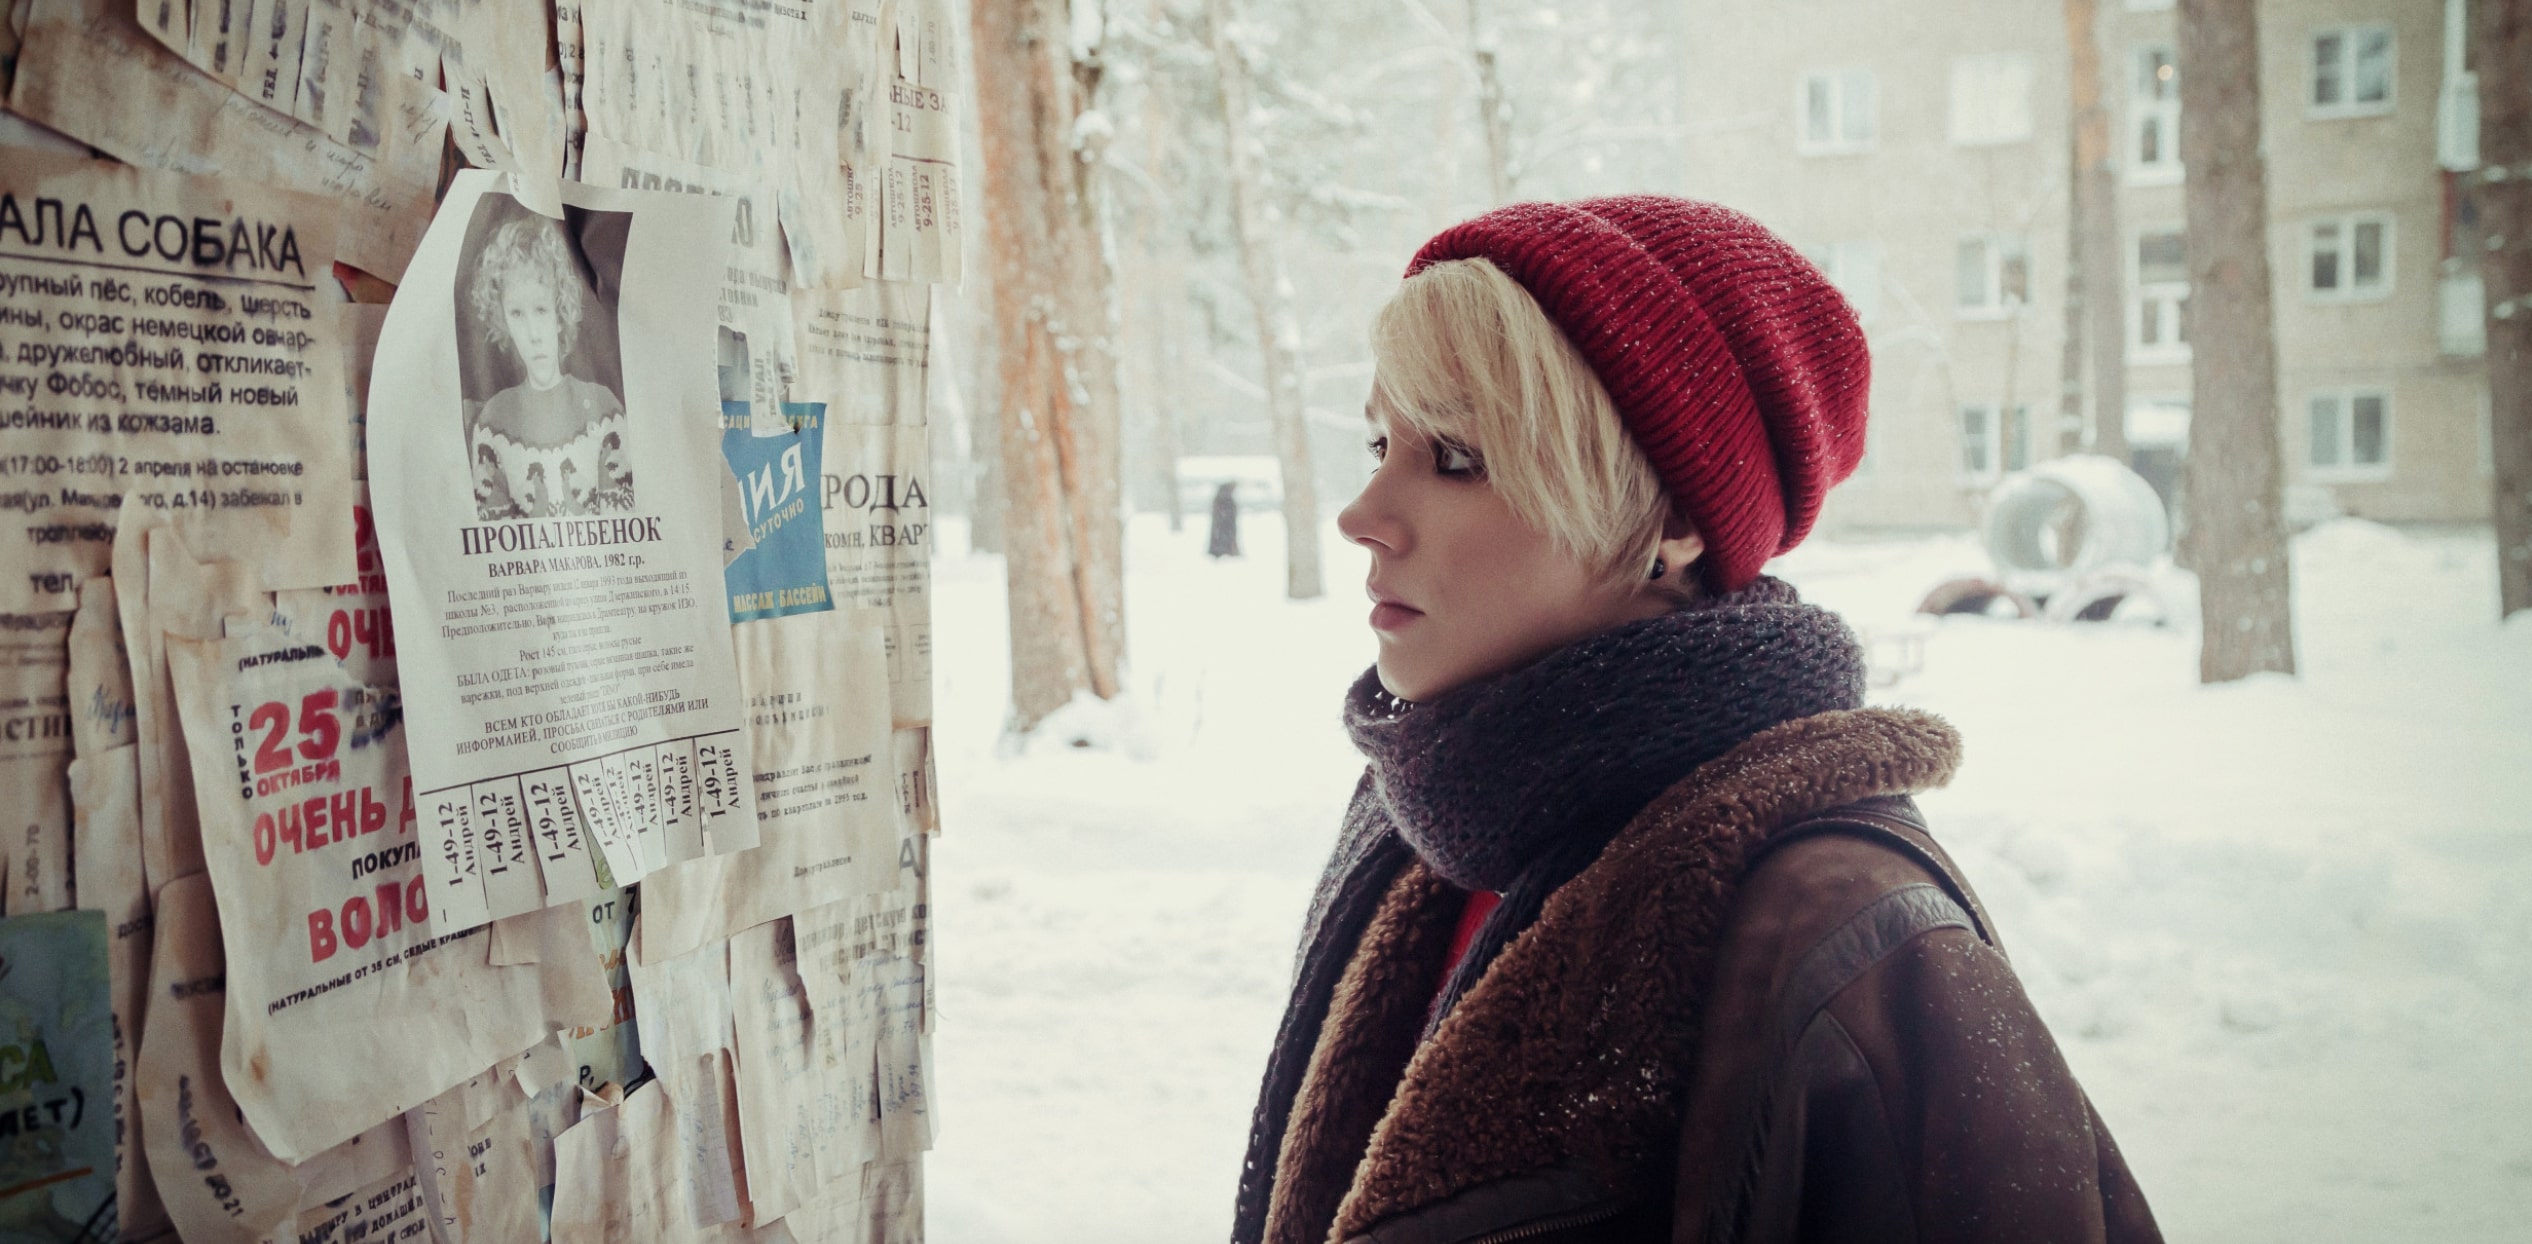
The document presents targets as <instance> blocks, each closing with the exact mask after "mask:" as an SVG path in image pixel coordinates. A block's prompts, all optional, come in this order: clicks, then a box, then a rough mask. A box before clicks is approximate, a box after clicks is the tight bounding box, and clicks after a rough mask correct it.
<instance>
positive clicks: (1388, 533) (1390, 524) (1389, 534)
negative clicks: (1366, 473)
mask: <svg viewBox="0 0 2532 1244" xmlns="http://www.w3.org/2000/svg"><path fill="white" fill-rule="evenodd" d="M1380 484H1381V477H1380V476H1379V475H1378V474H1374V475H1373V476H1372V478H1371V482H1370V483H1367V484H1365V485H1363V490H1362V491H1361V492H1359V493H1357V494H1355V496H1354V499H1353V500H1352V501H1350V502H1347V503H1346V506H1345V508H1344V509H1342V510H1339V511H1337V513H1336V530H1337V533H1338V534H1340V535H1342V536H1344V537H1345V538H1346V539H1348V540H1351V541H1353V542H1354V543H1356V544H1359V545H1362V546H1363V547H1365V548H1373V549H1378V550H1380V551H1382V552H1384V553H1389V554H1393V555H1394V554H1398V553H1403V552H1405V551H1406V544H1407V541H1406V534H1407V533H1406V525H1405V524H1404V523H1403V522H1401V521H1400V520H1399V519H1398V516H1397V514H1396V512H1395V510H1394V509H1393V508H1392V507H1391V506H1390V505H1389V504H1388V503H1387V498H1386V496H1385V495H1384V490H1383V489H1382V488H1381V486H1380Z"/></svg>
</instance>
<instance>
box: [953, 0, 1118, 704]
mask: <svg viewBox="0 0 2532 1244" xmlns="http://www.w3.org/2000/svg"><path fill="white" fill-rule="evenodd" d="M972 22H973V26H974V32H975V44H976V51H975V57H976V60H975V66H976V105H977V119H978V121H979V123H980V125H981V128H982V130H983V135H984V148H985V181H986V188H985V226H986V230H987V239H986V240H987V244H988V248H989V249H990V251H991V253H992V256H991V258H992V262H991V267H992V270H993V281H994V320H995V324H996V328H997V345H998V363H999V371H1000V374H1001V390H1002V394H1001V407H1002V409H1001V441H1002V465H1003V484H1004V494H1005V507H1004V512H1003V527H1004V539H1005V543H1006V547H1007V550H1008V554H1009V555H1008V556H1007V557H1006V558H1005V562H1006V566H1007V569H1006V571H1005V575H1006V577H1007V579H1008V581H1009V583H1010V595H1011V603H1010V608H1011V723H1010V728H1011V729H1012V730H1013V731H1015V732H1026V731H1027V730H1029V729H1032V728H1034V727H1035V726H1036V725H1037V723H1038V722H1040V721H1042V720H1044V719H1045V717H1046V715H1047V714H1049V713H1052V712H1054V711H1055V710H1056V709H1058V708H1061V707H1062V706H1063V705H1064V704H1065V703H1066V702H1067V701H1069V700H1071V699H1072V698H1073V696H1074V694H1075V693H1077V692H1079V691H1083V690H1087V691H1089V692H1091V693H1092V694H1094V695H1097V696H1099V697H1100V698H1102V699H1111V698H1114V697H1115V696H1116V694H1117V692H1118V690H1119V688H1120V685H1121V684H1120V681H1119V678H1118V666H1119V664H1120V663H1121V660H1122V657H1123V654H1124V649H1125V608H1124V592H1123V579H1122V574H1121V571H1122V566H1123V562H1124V533H1123V530H1122V527H1121V524H1120V523H1119V522H1118V518H1117V471H1118V453H1117V450H1118V441H1117V359H1116V345H1115V341H1114V335H1113V327H1112V325H1111V323H1110V319H1111V306H1112V304H1111V300H1110V290H1111V283H1112V280H1113V276H1112V274H1111V273H1110V272H1109V269H1108V258H1107V248H1106V246H1105V245H1104V236H1103V233H1102V230H1101V227H1100V220H1099V210H1100V209H1099V201H1098V199H1097V197H1096V195H1095V194H1094V192H1093V190H1092V187H1091V178H1090V170H1089V169H1088V168H1086V167H1085V166H1084V162H1083V160H1082V158H1081V157H1080V155H1079V154H1078V153H1077V152H1076V151H1075V149H1074V146H1073V141H1072V138H1073V129H1074V123H1075V121H1076V119H1077V118H1079V117H1080V115H1081V114H1082V112H1083V111H1084V110H1085V109H1086V108H1088V107H1089V106H1090V101H1091V99H1092V97H1093V95H1094V93H1095V91H1096V90H1097V87H1098V74H1099V71H1098V69H1097V67H1096V66H1095V65H1087V64H1082V63H1078V62H1076V61H1074V60H1073V58H1072V52H1071V46H1070V39H1069V27H1070V22H1069V20H1068V16H1067V10H1066V6H1065V4H1064V3H1063V0H976V3H975V5H974V8H973V14H972Z"/></svg>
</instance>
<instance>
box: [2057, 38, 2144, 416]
mask: <svg viewBox="0 0 2532 1244" xmlns="http://www.w3.org/2000/svg"><path fill="white" fill-rule="evenodd" d="M2065 8H2066V48H2067V52H2068V58H2067V67H2068V70H2069V72H2068V74H2067V84H2068V86H2069V87H2070V88H2071V89H2072V91H2073V103H2074V112H2073V116H2074V121H2075V124H2074V129H2073V139H2074V158H2073V160H2072V161H2071V163H2070V166H2069V168H2068V171H2067V176H2068V177H2069V179H2070V180H2071V183H2072V184H2071V185H2070V186H2069V187H2068V191H2069V197H2068V203H2069V205H2070V208H2071V210H2069V211H2068V213H2067V219H2066V230H2067V240H2068V242H2069V243H2070V245H2069V247H2068V250H2067V264H2066V380H2067V387H2066V398H2065V407H2064V414H2065V423H2064V429H2065V432H2064V437H2065V439H2072V437H2073V434H2074V431H2075V429H2077V428H2080V427H2082V426H2083V410H2084V388H2085V385H2084V368H2083V366H2082V363H2081V361H2080V360H2081V359H2082V358H2083V357H2085V356H2089V358H2090V360H2091V363H2092V366H2091V369H2090V370H2091V381H2092V383H2091V386H2090V387H2091V389H2092V409H2093V423H2092V452H2094V453H2097V454H2101V455H2103V456H2105V457H2109V458H2115V459H2117V460H2119V461H2120V462H2126V461H2127V460H2128V429H2127V406H2128V334H2127V300H2126V298H2125V297H2124V295H2125V294H2126V288H2125V286H2126V269H2125V265H2124V264H2122V263H2121V262H2120V254H2119V251H2120V242H2119V180H2118V172H2117V163H2116V161H2115V160H2113V159H2112V157H2111V140H2110V132H2111V127H2110V103H2109V91H2108V83H2107V81H2106V80H2105V78H2104V76H2103V74H2102V65H2101V36H2100V25H2099V14H2100V9H2101V5H2100V0H2066V5H2065Z"/></svg>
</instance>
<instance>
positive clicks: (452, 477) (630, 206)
mask: <svg viewBox="0 0 2532 1244" xmlns="http://www.w3.org/2000/svg"><path fill="white" fill-rule="evenodd" d="M520 189H521V188H520V187H519V186H518V184H517V183H516V182H514V181H513V180H512V179H511V178H510V177H508V176H505V175H501V174H495V173H489V172H480V171H471V172H467V173H462V174H460V175H459V176H458V178H457V179H456V180H455V181H454V182H453V183H452V184H451V185H450V187H449V193H448V197H447V199H446V200H445V201H444V202H443V203H442V204H441V207H440V213H439V216H438V218H437V220H436V221H435V223H434V224H433V226H432V229H431V232H430V234H429V235H428V236H426V237H425V238H424V239H423V243H422V248H421V250H420V251H419V252H418V253H417V254H416V255H415V256H414V259H413V263H412V266H411V267H410V268H408V269H407V271H406V279H405V283H404V285H403V286H402V287H401V289H400V291H399V292H398V294H397V297H396V301H395V305H394V308H393V310H391V311H390V312H389V314H388V317H387V323H386V326H385V327H384V328H383V329H382V330H381V333H380V336H379V343H378V355H377V361H376V363H375V364H374V367H373V370H372V373H371V386H370V407H369V444H370V454H371V461H372V463H373V465H374V468H375V469H373V471H372V472H371V474H372V476H373V479H372V481H371V484H370V489H371V492H372V494H373V497H374V500H375V503H376V504H375V508H376V513H377V515H378V531H379V543H380V548H381V550H382V552H383V554H384V558H385V562H386V567H387V578H388V585H389V589H390V593H389V600H390V606H391V609H392V611H393V615H394V624H395V633H396V636H397V645H398V647H397V657H398V669H399V673H400V675H401V677H402V680H403V685H404V687H405V692H406V694H405V699H404V707H405V712H406V714H407V729H408V733H409V740H410V743H409V746H410V748H411V753H412V765H413V785H414V791H415V801H416V806H417V809H418V814H419V816H420V818H421V832H422V836H423V862H424V865H425V867H426V868H428V869H429V870H431V872H432V873H433V876H434V885H433V887H432V889H433V892H434V893H437V894H443V895H450V896H452V897H450V898H448V899H446V900H445V901H442V902H438V903H435V904H434V905H433V907H432V918H433V921H434V927H435V928H438V929H440V930H442V931H450V930H456V929H463V928H468V927H471V926H472V925H474V924H480V923H482V922H483V921H484V920H486V919H489V918H492V917H495V916H499V915H502V914H506V913H504V912H502V911H499V910H495V909H494V908H493V907H492V905H490V903H489V902H488V901H486V900H484V899H479V898H475V897H472V896H474V895H476V894H477V893H479V890H477V889H470V887H469V885H468V879H469V878H477V877H480V876H481V875H482V874H483V871H484V868H485V861H482V860H480V859H478V858H477V854H476V850H475V848H474V847H473V846H471V845H470V844H473V843H476V842H479V841H483V840H486V839H487V838H491V837H498V836H499V833H498V832H496V833H494V834H489V835H488V834H486V833H485V832H484V831H483V830H482V829H481V828H480V827H479V826H478V825H477V822H479V821H482V820H485V819H487V818H489V819H490V820H491V821H493V822H495V823H496V824H497V825H500V826H508V825H511V824H513V823H516V824H520V825H524V826H525V827H526V831H527V832H528V834H529V835H530V836H531V838H532V839H533V840H535V842H536V843H537V851H538V855H539V858H540V861H542V863H543V865H544V866H545V867H547V868H549V869H550V868H553V867H555V866H557V865H559V864H562V863H563V862H565V861H568V860H569V859H570V858H572V851H571V849H570V848H571V846H572V845H573V844H574V843H576V842H579V841H581V840H582V838H583V836H584V835H585V838H586V849H585V850H584V851H583V852H582V858H590V859H594V860H595V861H596V865H597V866H598V867H599V868H600V869H601V870H602V872H601V878H600V879H601V880H602V881H603V882H604V883H605V884H612V885H621V884H624V883H627V882H631V881H634V880H636V879H638V878H640V877H642V876H643V875H645V874H647V873H649V872H651V871H653V870H655V869H658V868H662V867H665V866H666V865H668V864H671V863H675V862H678V861H681V860H685V859H690V858H693V857H694V856H696V855H700V854H703V853H704V852H705V851H706V850H708V849H723V848H727V847H734V846H739V845H744V844H746V843H749V842H752V841H753V839H752V836H751V835H739V834H733V833H731V832H729V827H730V826H738V825H744V826H750V827H752V826H753V824H754V809H753V806H752V801H751V798H750V795H749V791H748V787H747V783H746V782H745V780H744V779H743V775H744V774H745V773H746V772H747V771H748V770H747V763H746V751H745V748H746V741H745V738H744V735H743V731H744V729H745V724H746V723H745V712H744V705H743V704H742V703H741V700H740V697H739V686H738V670H737V665H736V660H735V657H734V656H733V653H732V649H731V645H730V631H729V624H728V613H727V600H726V597H725V594H724V583H723V575H722V557H721V551H722V542H723V530H724V528H723V508H722V504H723V497H722V482H721V477H722V475H723V473H724V472H723V470H722V468H721V465H720V464H721V452H720V450H721V446H720V443H719V438H720V422H721V420H720V413H721V407H720V403H719V400H718V392H719V387H718V383H717V376H716V372H715V363H716V358H717V347H716V324H715V311H714V307H715V303H716V301H717V298H718V295H719V292H720V289H721V285H722V281H723V269H724V267H725V259H726V252H727V248H728V239H729V237H730V233H731V222H730V213H731V204H730V201H729V200H727V199H722V198H717V197H710V196H702V195H690V194H677V193H671V192H661V191H637V190H607V189H600V188H595V187H589V186H581V185H559V186H558V185H557V184H556V183H553V182H550V181H549V182H545V183H543V184H541V185H537V186H533V187H529V188H528V189H530V190H532V193H525V194H523V193H519V192H518V191H519V190H520ZM535 203H544V204H559V205H560V213H561V214H560V215H559V216H555V215H551V214H548V213H546V212H540V211H538V210H536V208H535V207H533V206H531V204H535ZM725 818H726V819H725ZM567 840H568V841H567ZM590 889H591V887H590V886H589V885H588V884H587V879H585V878H579V877H573V878H568V879H564V878H558V877H555V876H552V875H550V874H549V875H548V876H546V878H545V881H544V893H545V897H546V899H547V901H561V900H562V899H564V898H566V897H581V896H585V895H586V894H588V893H589V891H590Z"/></svg>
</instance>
